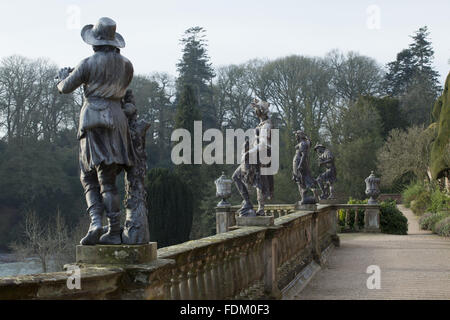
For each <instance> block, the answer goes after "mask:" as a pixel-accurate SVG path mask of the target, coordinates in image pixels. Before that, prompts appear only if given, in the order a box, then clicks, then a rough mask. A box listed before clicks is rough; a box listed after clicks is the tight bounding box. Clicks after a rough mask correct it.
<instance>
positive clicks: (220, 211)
mask: <svg viewBox="0 0 450 320" xmlns="http://www.w3.org/2000/svg"><path fill="white" fill-rule="evenodd" d="M235 224H236V221H235V218H234V212H233V211H232V210H231V207H230V206H222V207H216V233H217V234H218V233H224V232H228V231H230V227H231V226H233V225H235Z"/></svg>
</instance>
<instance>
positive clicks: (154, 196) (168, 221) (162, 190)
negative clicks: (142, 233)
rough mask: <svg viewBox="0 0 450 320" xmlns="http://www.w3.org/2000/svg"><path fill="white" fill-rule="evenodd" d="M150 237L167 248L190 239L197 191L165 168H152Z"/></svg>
mask: <svg viewBox="0 0 450 320" xmlns="http://www.w3.org/2000/svg"><path fill="white" fill-rule="evenodd" d="M146 188H147V204H148V219H149V228H150V240H151V241H156V242H158V247H159V248H161V247H166V246H170V245H174V244H178V243H181V242H185V241H188V240H189V234H190V232H191V227H192V217H193V194H192V191H191V189H190V188H189V186H188V185H187V183H186V182H184V181H183V180H182V179H181V178H180V177H179V176H178V175H176V174H175V173H174V172H171V171H169V170H168V169H164V168H154V169H152V170H150V172H149V173H148V176H147V182H146Z"/></svg>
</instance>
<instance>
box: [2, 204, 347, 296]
mask: <svg viewBox="0 0 450 320" xmlns="http://www.w3.org/2000/svg"><path fill="white" fill-rule="evenodd" d="M233 208H234V207H233ZM267 210H270V211H268V212H273V213H274V214H277V215H278V217H277V218H276V219H275V220H274V225H273V226H269V227H256V226H254V227H252V226H250V227H235V229H234V230H231V231H229V232H224V233H219V234H216V235H214V236H210V237H206V238H202V239H198V240H193V241H188V242H185V243H181V244H178V245H174V246H170V247H165V248H161V249H159V250H158V259H157V260H155V261H152V262H149V263H146V264H137V265H115V266H111V265H92V264H91V265H83V264H80V265H79V267H81V289H72V290H70V289H68V288H67V285H66V281H67V278H68V274H66V273H65V272H58V273H47V274H40V275H27V276H17V277H3V278H0V299H55V298H58V299H60V298H65V299H175V300H177V299H194V300H201V299H260V298H274V299H278V298H281V297H282V295H283V296H284V295H285V294H287V292H288V289H289V288H290V287H292V284H293V283H294V282H296V281H297V280H298V279H299V275H301V274H302V272H303V270H306V269H307V268H310V266H311V265H313V264H314V265H320V264H321V263H322V262H323V260H324V259H325V253H327V252H329V250H330V249H331V248H333V247H334V246H333V244H334V245H338V243H339V241H338V237H337V234H336V208H335V206H333V205H329V206H319V207H318V209H317V210H315V211H300V210H294V206H288V205H268V206H267ZM230 211H232V209H230ZM234 212H235V211H234ZM234 212H233V214H234Z"/></svg>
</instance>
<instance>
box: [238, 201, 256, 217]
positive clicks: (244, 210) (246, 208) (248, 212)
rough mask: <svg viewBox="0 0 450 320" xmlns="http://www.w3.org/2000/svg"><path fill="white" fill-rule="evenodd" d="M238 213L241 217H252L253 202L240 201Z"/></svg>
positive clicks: (253, 212)
mask: <svg viewBox="0 0 450 320" xmlns="http://www.w3.org/2000/svg"><path fill="white" fill-rule="evenodd" d="M238 213H239V215H240V216H241V217H254V216H255V215H256V214H255V210H253V204H252V203H251V202H250V201H246V200H244V201H242V206H241V208H240V209H239V210H238Z"/></svg>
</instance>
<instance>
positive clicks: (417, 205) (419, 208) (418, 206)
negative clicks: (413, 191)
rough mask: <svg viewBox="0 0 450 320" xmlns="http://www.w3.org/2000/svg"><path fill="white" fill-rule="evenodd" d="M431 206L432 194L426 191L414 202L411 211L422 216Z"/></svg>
mask: <svg viewBox="0 0 450 320" xmlns="http://www.w3.org/2000/svg"><path fill="white" fill-rule="evenodd" d="M430 204H431V197H430V193H429V192H427V191H424V192H422V193H420V194H419V195H418V196H417V198H416V199H415V200H413V202H412V203H411V210H412V211H413V212H414V213H415V214H417V215H419V216H420V215H422V214H423V213H424V212H425V211H426V210H427V208H428V207H429V206H430Z"/></svg>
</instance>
